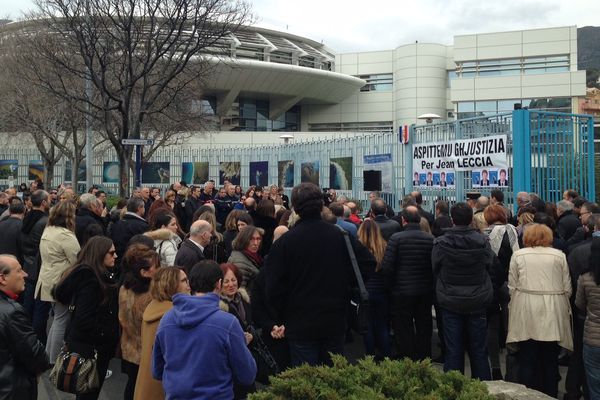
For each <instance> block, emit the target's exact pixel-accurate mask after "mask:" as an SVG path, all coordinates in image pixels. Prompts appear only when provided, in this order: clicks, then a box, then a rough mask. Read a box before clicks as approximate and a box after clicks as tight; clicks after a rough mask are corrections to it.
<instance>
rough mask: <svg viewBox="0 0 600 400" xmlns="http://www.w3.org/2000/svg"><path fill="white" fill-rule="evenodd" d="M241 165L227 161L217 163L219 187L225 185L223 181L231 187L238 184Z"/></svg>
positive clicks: (237, 162)
mask: <svg viewBox="0 0 600 400" xmlns="http://www.w3.org/2000/svg"><path fill="white" fill-rule="evenodd" d="M241 170H242V167H241V163H240V162H239V161H227V162H221V163H219V185H223V184H225V181H229V182H231V184H233V185H239V184H240V176H241Z"/></svg>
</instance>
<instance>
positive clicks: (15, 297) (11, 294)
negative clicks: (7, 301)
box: [3, 290, 19, 301]
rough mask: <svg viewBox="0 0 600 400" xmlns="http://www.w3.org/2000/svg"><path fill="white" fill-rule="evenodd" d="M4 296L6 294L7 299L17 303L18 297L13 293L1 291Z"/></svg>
mask: <svg viewBox="0 0 600 400" xmlns="http://www.w3.org/2000/svg"><path fill="white" fill-rule="evenodd" d="M3 292H4V294H6V295H7V296H8V297H10V298H11V299H13V300H14V301H17V299H18V298H19V295H18V294H16V293H13V292H11V291H9V290H3Z"/></svg>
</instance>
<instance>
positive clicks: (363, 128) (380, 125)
mask: <svg viewBox="0 0 600 400" xmlns="http://www.w3.org/2000/svg"><path fill="white" fill-rule="evenodd" d="M308 130H309V131H311V132H372V133H379V132H382V133H383V132H390V133H391V132H392V131H393V130H394V124H393V123H392V121H375V122H343V123H341V122H337V123H336V122H332V123H322V124H308Z"/></svg>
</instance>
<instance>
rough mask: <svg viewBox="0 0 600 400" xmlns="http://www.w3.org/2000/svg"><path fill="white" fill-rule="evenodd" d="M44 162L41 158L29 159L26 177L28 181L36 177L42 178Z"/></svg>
mask: <svg viewBox="0 0 600 400" xmlns="http://www.w3.org/2000/svg"><path fill="white" fill-rule="evenodd" d="M44 170H45V169H44V162H43V161H42V160H34V161H29V173H28V176H27V178H28V179H29V180H30V181H35V180H36V179H41V180H44Z"/></svg>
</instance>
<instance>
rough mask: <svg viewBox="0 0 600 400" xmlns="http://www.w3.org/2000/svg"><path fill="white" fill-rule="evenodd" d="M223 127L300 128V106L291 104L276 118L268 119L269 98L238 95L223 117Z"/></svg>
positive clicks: (253, 130) (274, 129)
mask: <svg viewBox="0 0 600 400" xmlns="http://www.w3.org/2000/svg"><path fill="white" fill-rule="evenodd" d="M223 128H225V129H228V130H233V131H252V132H278V131H292V132H293V131H298V130H299V129H300V106H293V107H292V108H290V109H289V110H288V111H286V112H285V113H283V114H282V115H280V116H279V117H278V118H276V119H274V120H271V119H269V100H260V99H255V98H249V97H240V98H238V100H237V101H236V102H234V103H233V105H232V106H231V111H230V113H229V115H228V116H227V117H225V118H224V119H223Z"/></svg>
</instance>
